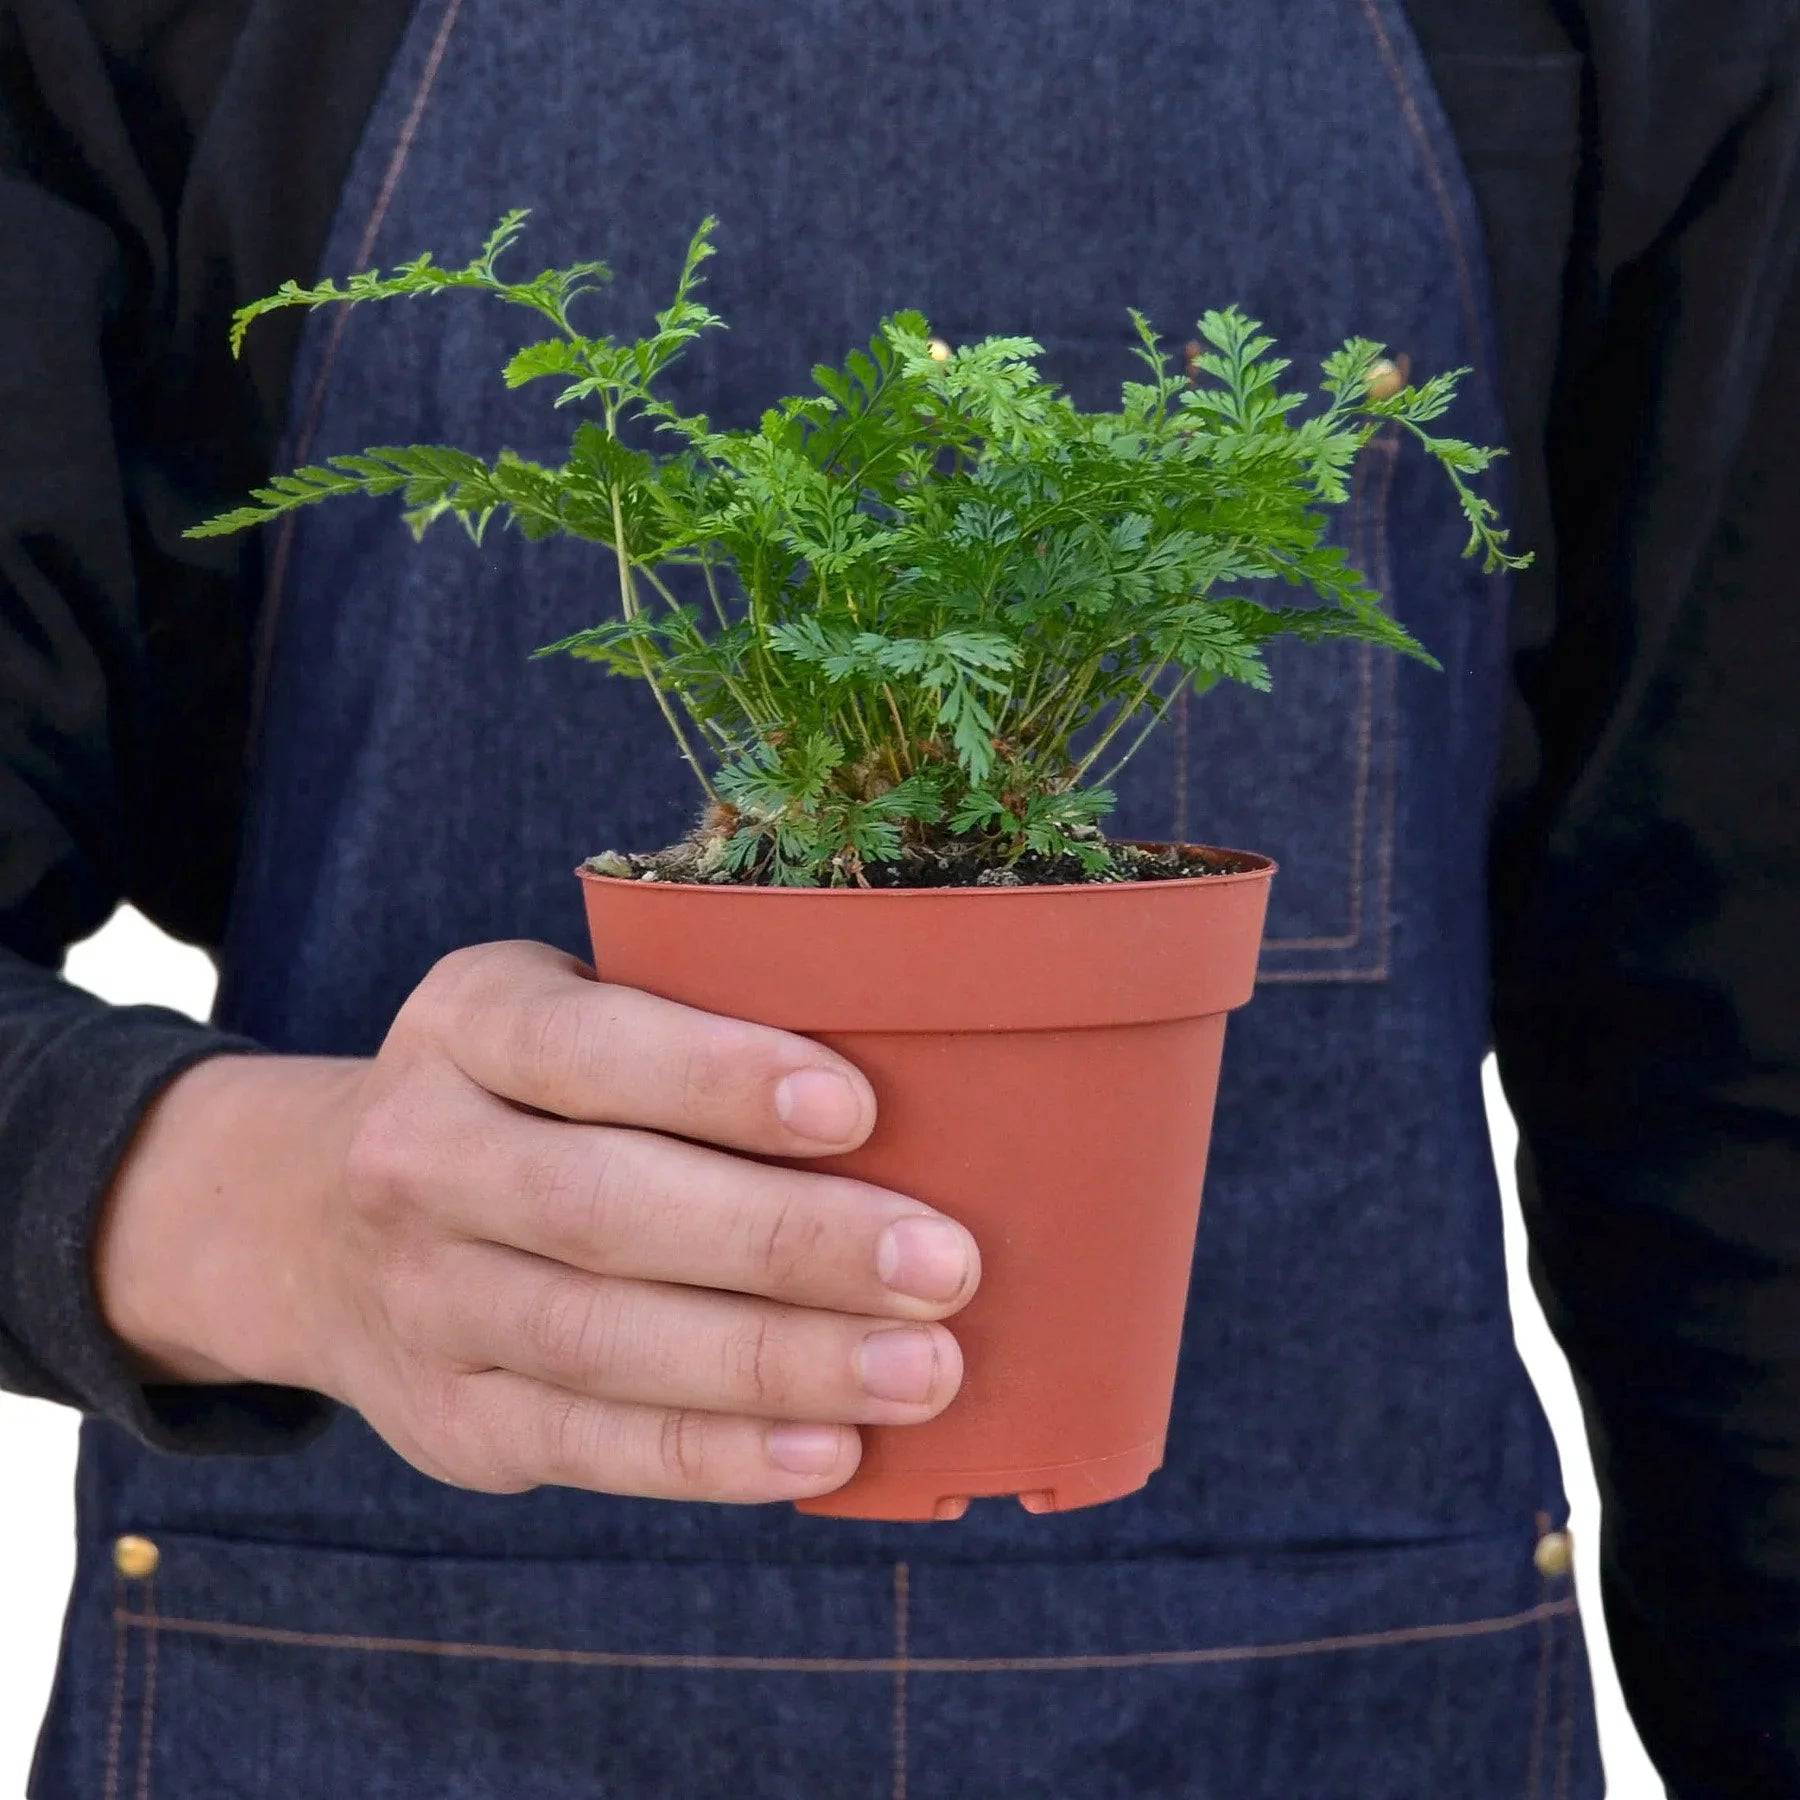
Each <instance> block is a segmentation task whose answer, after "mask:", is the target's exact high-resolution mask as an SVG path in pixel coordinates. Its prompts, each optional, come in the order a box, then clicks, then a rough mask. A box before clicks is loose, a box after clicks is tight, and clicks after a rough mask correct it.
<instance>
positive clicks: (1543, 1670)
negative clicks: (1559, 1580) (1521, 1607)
mask: <svg viewBox="0 0 1800 1800" xmlns="http://www.w3.org/2000/svg"><path fill="white" fill-rule="evenodd" d="M1541 1516H1542V1515H1540V1517H1541ZM1549 1591H1550V1583H1549V1582H1548V1581H1542V1582H1539V1584H1538V1592H1539V1593H1540V1594H1548V1593H1549ZM1550 1630H1551V1627H1550V1616H1549V1614H1548V1613H1546V1614H1545V1615H1544V1618H1543V1620H1542V1621H1541V1622H1540V1624H1539V1625H1538V1667H1537V1692H1536V1695H1535V1697H1534V1698H1533V1700H1532V1705H1531V1753H1530V1755H1529V1756H1528V1758H1527V1759H1526V1763H1525V1800H1538V1787H1539V1780H1538V1777H1539V1774H1540V1772H1541V1771H1542V1769H1543V1766H1544V1723H1545V1720H1546V1718H1547V1716H1548V1713H1549V1706H1550Z"/></svg>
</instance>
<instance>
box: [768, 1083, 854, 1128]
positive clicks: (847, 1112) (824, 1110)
mask: <svg viewBox="0 0 1800 1800" xmlns="http://www.w3.org/2000/svg"><path fill="white" fill-rule="evenodd" d="M775 1113H776V1116H777V1117H778V1118H779V1119H780V1120H781V1122H782V1124H784V1125H785V1126H786V1127H787V1128H788V1130H789V1131H791V1132H793V1133H794V1135H795V1136H796V1137H804V1138H811V1139H812V1140H813V1142H814V1143H817V1144H843V1143H847V1142H849V1140H850V1138H851V1137H852V1136H853V1135H854V1134H855V1132H856V1127H857V1125H858V1124H859V1123H860V1122H861V1120H862V1101H861V1099H860V1098H859V1097H858V1095H857V1092H856V1089H855V1088H853V1087H852V1086H851V1085H850V1083H849V1082H848V1081H847V1080H846V1079H845V1078H844V1077H843V1076H842V1075H840V1074H838V1073H837V1071H836V1070H835V1069H797V1070H795V1072H794V1073H793V1074H792V1075H788V1076H784V1077H783V1078H782V1081H781V1085H780V1086H779V1087H777V1088H776V1090H775Z"/></svg>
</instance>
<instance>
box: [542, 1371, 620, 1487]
mask: <svg viewBox="0 0 1800 1800" xmlns="http://www.w3.org/2000/svg"><path fill="white" fill-rule="evenodd" d="M601 1419H602V1415H601V1413H600V1412H599V1410H598V1409H597V1408H595V1407H594V1406H593V1405H591V1404H589V1403H588V1402H586V1401H584V1400H582V1399H581V1398H580V1397H579V1396H577V1395H574V1394H566V1395H558V1396H556V1397H554V1398H552V1399H550V1400H549V1401H547V1402H546V1403H545V1410H544V1423H543V1461H544V1472H545V1474H546V1476H547V1477H548V1478H549V1479H550V1480H552V1481H556V1482H559V1483H562V1484H564V1485H568V1486H575V1487H593V1486H595V1485H596V1484H597V1480H598V1477H599V1474H600V1471H601V1469H602V1468H603V1467H604V1466H605V1463H606V1460H607V1456H606V1453H607V1448H608V1446H607V1444H606V1441H605V1429H604V1426H603V1425H602V1423H601Z"/></svg>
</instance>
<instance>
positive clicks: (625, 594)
mask: <svg viewBox="0 0 1800 1800" xmlns="http://www.w3.org/2000/svg"><path fill="white" fill-rule="evenodd" d="M606 429H607V433H608V435H609V436H614V437H616V436H617V435H618V434H617V432H616V431H615V430H614V415H613V413H612V412H611V411H610V410H609V411H608V413H607V415H606ZM609 491H610V492H611V494H612V516H613V553H614V555H615V556H617V558H618V560H619V605H620V607H621V609H622V610H623V611H624V614H625V617H626V618H627V619H636V618H637V617H638V615H639V612H640V610H641V609H640V608H639V606H638V602H637V590H636V589H635V588H634V587H633V586H632V581H631V556H630V553H629V552H628V551H627V550H626V548H625V503H624V500H623V498H622V496H621V495H620V492H619V484H618V483H617V482H616V481H615V482H612V483H610V484H609ZM637 654H638V667H639V668H640V669H642V670H643V672H644V679H645V680H646V681H647V682H648V683H649V684H650V692H651V693H652V694H654V695H655V696H656V704H657V706H658V708H659V709H660V710H661V712H662V716H663V717H664V719H666V720H667V721H668V725H669V729H670V730H671V731H672V732H674V734H675V742H676V743H677V744H678V745H679V746H680V749H681V755H682V759H683V760H684V761H685V762H686V763H687V766H688V767H689V768H690V769H692V770H693V771H694V779H695V780H696V781H698V782H699V783H700V786H701V788H702V789H703V790H704V792H705V794H706V797H707V799H709V800H710V801H711V802H712V803H713V805H715V806H721V805H723V804H724V802H723V801H721V800H720V798H719V790H718V789H717V788H716V787H714V786H713V784H712V783H711V781H709V780H708V779H707V775H706V771H705V770H704V769H703V768H701V766H700V760H699V758H698V757H696V756H695V755H694V747H693V745H692V744H690V743H689V742H688V736H687V733H686V732H685V731H683V730H682V729H681V721H680V720H679V719H678V718H676V716H675V709H674V707H672V706H671V705H670V704H669V696H668V695H667V694H665V693H664V692H663V689H662V683H661V682H660V681H658V680H657V679H656V674H655V671H654V670H653V669H652V668H651V667H650V658H649V657H648V655H646V654H645V651H644V646H643V645H642V644H639V645H638V646H637Z"/></svg>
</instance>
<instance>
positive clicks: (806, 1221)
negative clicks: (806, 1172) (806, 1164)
mask: <svg viewBox="0 0 1800 1800" xmlns="http://www.w3.org/2000/svg"><path fill="white" fill-rule="evenodd" d="M749 1233H750V1244H749V1258H750V1268H751V1270H752V1272H753V1273H754V1274H755V1276H756V1278H757V1281H758V1282H759V1284H760V1285H761V1286H763V1287H764V1288H766V1289H768V1290H769V1291H771V1292H774V1293H782V1292H786V1291H788V1290H789V1289H792V1288H794V1287H796V1286H798V1285H799V1284H800V1282H801V1280H802V1278H803V1277H805V1276H806V1275H807V1274H808V1273H809V1272H810V1271H811V1270H813V1269H815V1268H816V1267H817V1266H818V1265H819V1263H820V1262H821V1261H822V1260H823V1252H824V1248H825V1245H826V1243H827V1241H828V1239H829V1236H830V1231H829V1227H828V1226H827V1224H826V1220H825V1214H824V1212H823V1211H822V1210H820V1209H819V1208H817V1207H814V1206H810V1205H808V1204H806V1203H805V1202H804V1201H802V1200H801V1199H800V1198H799V1196H798V1195H796V1194H794V1193H793V1192H792V1191H791V1190H790V1191H789V1192H786V1193H783V1194H781V1195H780V1196H779V1197H777V1198H776V1199H775V1200H774V1202H773V1203H772V1204H771V1205H770V1206H769V1207H768V1208H767V1209H766V1210H763V1211H759V1212H756V1213H753V1214H752V1215H751V1217H750V1221H749Z"/></svg>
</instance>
